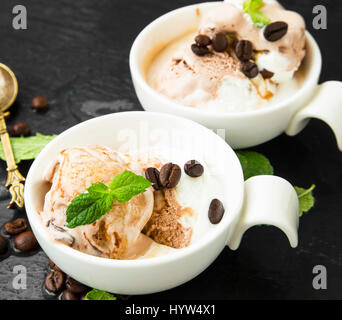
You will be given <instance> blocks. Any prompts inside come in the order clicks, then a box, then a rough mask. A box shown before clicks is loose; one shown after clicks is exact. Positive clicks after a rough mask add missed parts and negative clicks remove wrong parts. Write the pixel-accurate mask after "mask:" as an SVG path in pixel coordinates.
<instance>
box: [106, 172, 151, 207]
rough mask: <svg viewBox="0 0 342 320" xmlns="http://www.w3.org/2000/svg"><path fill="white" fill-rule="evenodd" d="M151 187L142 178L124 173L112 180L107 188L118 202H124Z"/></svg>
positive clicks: (130, 173) (131, 173) (149, 183)
mask: <svg viewBox="0 0 342 320" xmlns="http://www.w3.org/2000/svg"><path fill="white" fill-rule="evenodd" d="M151 185H152V183H151V182H150V181H148V180H147V179H145V178H144V177H142V176H138V175H136V174H134V173H133V172H130V171H124V172H123V173H121V174H118V175H117V176H115V177H114V178H113V180H112V181H111V183H110V184H109V188H110V191H111V193H112V194H113V195H114V196H115V198H116V199H117V200H118V201H119V202H126V201H129V200H130V199H131V198H132V197H133V196H135V195H137V194H139V193H142V192H145V191H146V189H147V188H148V187H150V186H151Z"/></svg>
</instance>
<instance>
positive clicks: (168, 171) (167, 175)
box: [159, 162, 182, 189]
mask: <svg viewBox="0 0 342 320" xmlns="http://www.w3.org/2000/svg"><path fill="white" fill-rule="evenodd" d="M181 175H182V170H181V168H180V167H179V166H178V165H176V164H173V163H171V162H169V163H167V164H165V165H163V167H162V168H161V169H160V175H159V180H160V183H161V185H162V186H163V187H164V188H168V189H170V188H174V187H175V186H176V185H177V184H178V182H179V180H180V178H181Z"/></svg>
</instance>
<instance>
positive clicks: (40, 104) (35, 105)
mask: <svg viewBox="0 0 342 320" xmlns="http://www.w3.org/2000/svg"><path fill="white" fill-rule="evenodd" d="M47 106H48V102H47V100H46V99H45V98H44V97H41V96H38V97H35V98H33V100H32V109H35V110H38V111H40V110H45V109H46V108H47Z"/></svg>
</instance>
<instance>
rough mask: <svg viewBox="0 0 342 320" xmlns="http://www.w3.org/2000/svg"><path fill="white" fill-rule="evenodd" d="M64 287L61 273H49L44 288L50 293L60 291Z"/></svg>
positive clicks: (56, 271) (55, 271)
mask: <svg viewBox="0 0 342 320" xmlns="http://www.w3.org/2000/svg"><path fill="white" fill-rule="evenodd" d="M63 287H64V274H63V272H61V271H58V270H54V271H52V272H50V273H49V274H48V275H47V276H46V278H45V288H46V290H47V291H49V292H52V293H58V292H60V291H62V289H63Z"/></svg>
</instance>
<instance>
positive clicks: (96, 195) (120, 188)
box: [66, 171, 152, 228]
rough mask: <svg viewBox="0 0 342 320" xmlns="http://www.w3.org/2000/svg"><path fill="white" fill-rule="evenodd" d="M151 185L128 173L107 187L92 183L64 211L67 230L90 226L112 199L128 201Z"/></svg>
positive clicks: (114, 179) (119, 175)
mask: <svg viewBox="0 0 342 320" xmlns="http://www.w3.org/2000/svg"><path fill="white" fill-rule="evenodd" d="M151 185H152V183H151V182H150V181H148V180H147V179H145V178H144V177H142V176H138V175H136V174H134V173H133V172H130V171H124V172H123V173H121V174H118V175H117V176H115V177H114V178H113V180H112V181H111V182H110V184H109V187H107V186H106V185H105V184H104V183H102V182H97V183H93V184H92V185H91V186H90V187H89V188H88V189H87V191H88V192H86V193H82V194H80V195H78V196H77V197H76V198H74V199H73V200H72V201H71V202H70V204H69V205H68V208H67V210H66V221H67V227H68V228H75V227H78V226H83V225H86V224H91V223H93V222H95V221H96V220H98V219H100V218H101V217H102V216H103V215H105V214H106V213H107V212H108V211H109V210H110V209H111V207H112V205H113V202H114V199H115V198H116V199H117V200H118V201H119V202H126V201H129V200H130V199H131V198H132V197H133V196H135V195H137V194H139V193H142V192H145V191H146V189H147V188H148V187H150V186H151Z"/></svg>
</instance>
